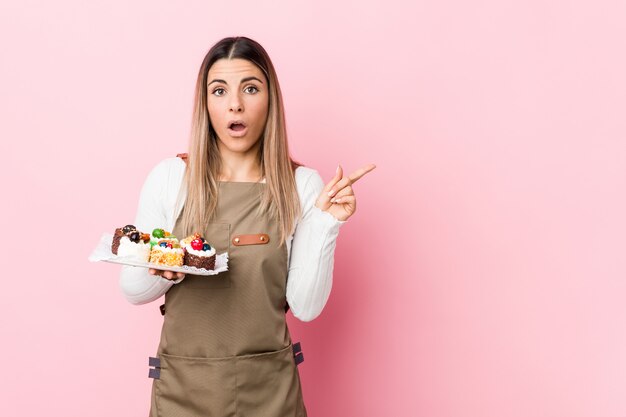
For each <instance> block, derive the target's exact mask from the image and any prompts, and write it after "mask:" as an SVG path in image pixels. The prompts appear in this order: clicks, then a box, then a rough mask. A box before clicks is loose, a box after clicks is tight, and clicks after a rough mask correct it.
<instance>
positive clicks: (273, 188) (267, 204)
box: [179, 36, 302, 245]
mask: <svg viewBox="0 0 626 417" xmlns="http://www.w3.org/2000/svg"><path fill="white" fill-rule="evenodd" d="M222 58H226V59H235V58H239V59H245V60H248V61H250V62H251V63H253V64H255V65H256V66H257V67H259V69H260V70H261V71H263V73H264V74H265V77H266V78H267V80H268V90H269V108H268V115H267V121H266V124H265V129H264V131H263V133H262V136H261V137H260V138H259V140H260V141H261V149H260V152H259V163H260V166H261V173H262V175H263V176H264V177H265V181H266V187H265V191H264V193H263V196H262V200H261V204H260V207H259V212H258V213H257V214H258V215H269V216H272V217H273V218H274V219H276V221H277V222H278V225H279V228H280V231H281V236H280V245H282V244H284V243H285V240H286V238H287V236H289V235H290V234H291V233H293V228H294V225H295V221H296V219H297V218H298V217H299V216H300V214H301V206H300V199H299V196H298V192H297V188H296V181H295V175H294V173H295V170H296V168H297V167H298V166H301V165H302V164H300V163H298V162H296V161H294V160H293V159H292V158H291V156H290V155H289V149H288V146H287V129H286V123H285V111H284V108H283V99H282V94H281V91H280V86H279V84H278V78H277V76H276V71H275V70H274V66H273V65H272V61H271V60H270V57H269V55H268V54H267V52H266V51H265V49H263V47H262V46H261V45H260V44H258V43H257V42H255V41H254V40H252V39H249V38H246V37H244V36H237V37H228V38H224V39H222V40H220V41H219V42H217V43H216V44H215V45H214V46H213V47H212V48H211V49H210V50H209V52H208V53H207V54H206V56H205V57H204V60H203V61H202V65H201V66H200V71H199V72H198V79H197V81H196V91H195V100H194V109H193V116H192V123H191V135H190V136H191V137H190V143H189V151H188V161H187V169H186V170H185V175H184V179H183V186H182V189H181V191H186V197H185V201H184V205H183V209H182V212H181V220H180V221H181V228H182V230H183V231H184V233H185V235H189V234H191V233H194V232H195V231H202V230H205V229H206V227H207V226H208V224H209V223H210V222H211V221H213V220H214V218H215V215H216V210H217V199H218V185H217V179H218V178H219V174H220V172H221V168H222V160H221V156H220V153H219V149H218V147H217V137H216V133H215V130H214V129H213V127H212V126H211V122H210V119H209V112H208V107H207V81H208V80H207V78H208V73H209V69H210V68H211V66H212V65H213V63H214V62H215V61H217V60H219V59H222ZM180 195H182V192H181V194H180ZM180 195H179V203H180V202H181V201H180V200H181V199H180Z"/></svg>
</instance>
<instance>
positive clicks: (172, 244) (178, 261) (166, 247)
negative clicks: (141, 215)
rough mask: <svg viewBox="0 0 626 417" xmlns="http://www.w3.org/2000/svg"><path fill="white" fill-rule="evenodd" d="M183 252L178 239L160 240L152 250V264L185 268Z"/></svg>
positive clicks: (172, 237)
mask: <svg viewBox="0 0 626 417" xmlns="http://www.w3.org/2000/svg"><path fill="white" fill-rule="evenodd" d="M183 256H184V253H183V250H182V248H181V247H180V244H179V243H178V239H176V237H174V236H172V235H170V236H169V237H168V238H167V239H160V240H158V241H157V242H156V244H155V245H154V246H153V247H152V249H151V250H150V262H152V263H155V264H157V265H166V266H183Z"/></svg>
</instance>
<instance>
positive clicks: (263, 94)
mask: <svg viewBox="0 0 626 417" xmlns="http://www.w3.org/2000/svg"><path fill="white" fill-rule="evenodd" d="M207 107H208V110H209V119H210V121H211V125H212V126H213V129H214V130H215V132H216V134H217V138H218V147H219V148H220V149H221V150H222V149H223V148H224V147H225V148H226V149H227V150H228V151H231V152H239V153H246V152H248V151H250V150H251V149H252V148H253V147H254V145H256V144H257V142H258V141H259V139H260V137H261V135H262V134H263V130H264V129H265V122H266V120H267V113H268V108H269V93H268V85H267V79H266V78H265V75H264V74H263V72H262V71H261V70H260V69H259V68H258V67H257V66H256V65H255V64H253V63H252V62H250V61H247V60H245V59H238V58H237V59H219V60H217V61H215V62H214V63H213V65H212V66H211V68H209V74H208V81H207ZM233 120H237V121H241V122H243V124H244V125H245V127H244V126H237V125H235V126H232V127H231V123H232V121H233Z"/></svg>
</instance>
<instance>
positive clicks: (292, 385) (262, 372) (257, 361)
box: [235, 343, 306, 417]
mask: <svg viewBox="0 0 626 417" xmlns="http://www.w3.org/2000/svg"><path fill="white" fill-rule="evenodd" d="M235 367H236V372H237V416H241V417H252V416H255V417H256V416H272V417H303V416H306V410H305V409H304V404H303V401H302V391H301V386H300V378H299V375H298V371H297V368H296V365H295V362H294V358H293V347H292V344H291V343H290V344H289V346H287V347H286V348H284V349H281V350H277V351H274V352H267V353H259V354H254V355H243V356H237V357H236V362H235Z"/></svg>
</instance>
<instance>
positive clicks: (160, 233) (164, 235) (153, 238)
mask: <svg viewBox="0 0 626 417" xmlns="http://www.w3.org/2000/svg"><path fill="white" fill-rule="evenodd" d="M160 241H165V242H172V243H179V242H178V239H176V236H174V235H172V234H171V233H170V232H167V231H165V230H163V229H154V230H153V231H152V235H150V248H153V247H154V245H156V244H157V243H158V242H160Z"/></svg>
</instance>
